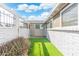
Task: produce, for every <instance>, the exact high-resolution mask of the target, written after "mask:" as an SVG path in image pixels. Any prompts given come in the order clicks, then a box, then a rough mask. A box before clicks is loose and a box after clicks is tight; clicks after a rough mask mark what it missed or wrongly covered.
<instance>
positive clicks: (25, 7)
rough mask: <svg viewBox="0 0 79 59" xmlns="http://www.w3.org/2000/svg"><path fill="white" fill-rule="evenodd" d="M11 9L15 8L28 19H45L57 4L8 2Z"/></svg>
mask: <svg viewBox="0 0 79 59" xmlns="http://www.w3.org/2000/svg"><path fill="white" fill-rule="evenodd" d="M6 5H7V6H8V7H9V8H10V9H14V10H15V11H16V12H17V13H18V14H20V15H21V16H22V17H24V18H26V19H29V20H31V19H34V20H38V19H39V20H43V19H45V18H46V17H47V16H48V15H49V14H50V12H51V10H52V9H53V8H54V6H55V5H56V4H55V3H52V4H50V3H49V4H47V3H6Z"/></svg>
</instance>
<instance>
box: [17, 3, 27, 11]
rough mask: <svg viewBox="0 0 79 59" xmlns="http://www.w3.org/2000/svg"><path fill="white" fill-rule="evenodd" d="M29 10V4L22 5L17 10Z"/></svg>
mask: <svg viewBox="0 0 79 59" xmlns="http://www.w3.org/2000/svg"><path fill="white" fill-rule="evenodd" d="M27 9H28V5H27V4H20V5H18V7H17V10H27Z"/></svg>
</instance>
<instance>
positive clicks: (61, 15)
mask: <svg viewBox="0 0 79 59" xmlns="http://www.w3.org/2000/svg"><path fill="white" fill-rule="evenodd" d="M73 4H74V3H71V4H69V5H68V6H66V7H65V8H64V9H63V10H61V12H60V19H61V27H74V26H78V25H79V23H78V22H79V18H78V22H77V25H67V26H64V25H63V19H62V14H63V12H64V11H65V10H67V9H68V8H69V7H71V6H72V5H73ZM78 8H79V7H78ZM78 10H79V9H78Z"/></svg>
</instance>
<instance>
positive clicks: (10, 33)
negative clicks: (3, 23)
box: [0, 28, 18, 43]
mask: <svg viewBox="0 0 79 59" xmlns="http://www.w3.org/2000/svg"><path fill="white" fill-rule="evenodd" d="M16 37H18V31H17V29H15V28H0V43H3V42H7V41H10V40H12V39H15V38H16Z"/></svg>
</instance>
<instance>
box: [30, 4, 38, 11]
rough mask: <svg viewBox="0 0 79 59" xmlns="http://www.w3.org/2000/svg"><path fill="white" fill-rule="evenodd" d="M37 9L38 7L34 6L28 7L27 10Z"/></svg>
mask: <svg viewBox="0 0 79 59" xmlns="http://www.w3.org/2000/svg"><path fill="white" fill-rule="evenodd" d="M38 7H39V6H36V5H30V6H29V10H38Z"/></svg>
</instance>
